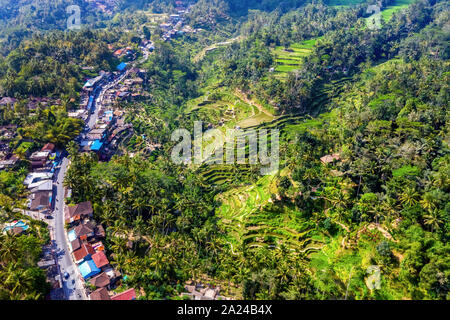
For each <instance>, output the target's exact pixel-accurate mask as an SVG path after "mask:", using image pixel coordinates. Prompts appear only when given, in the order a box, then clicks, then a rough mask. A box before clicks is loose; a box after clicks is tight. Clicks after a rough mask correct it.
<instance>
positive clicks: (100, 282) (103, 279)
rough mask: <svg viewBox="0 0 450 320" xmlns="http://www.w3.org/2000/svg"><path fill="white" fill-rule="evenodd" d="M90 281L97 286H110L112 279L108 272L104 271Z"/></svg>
mask: <svg viewBox="0 0 450 320" xmlns="http://www.w3.org/2000/svg"><path fill="white" fill-rule="evenodd" d="M89 282H90V283H91V284H92V285H93V286H95V287H97V288H107V287H109V284H110V282H111V280H110V279H109V277H108V275H107V274H106V273H104V272H102V273H100V274H99V275H97V276H95V277H94V278H92V279H91V280H90V281H89Z"/></svg>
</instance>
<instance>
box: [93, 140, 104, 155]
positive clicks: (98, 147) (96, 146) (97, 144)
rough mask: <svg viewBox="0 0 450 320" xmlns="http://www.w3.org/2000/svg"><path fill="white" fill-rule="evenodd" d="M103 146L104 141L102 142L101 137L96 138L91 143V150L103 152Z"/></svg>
mask: <svg viewBox="0 0 450 320" xmlns="http://www.w3.org/2000/svg"><path fill="white" fill-rule="evenodd" d="M102 148H103V142H100V139H97V140H95V141H94V142H93V143H92V144H91V151H94V152H101V151H102Z"/></svg>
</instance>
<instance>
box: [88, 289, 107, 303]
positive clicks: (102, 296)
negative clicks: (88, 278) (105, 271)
mask: <svg viewBox="0 0 450 320" xmlns="http://www.w3.org/2000/svg"><path fill="white" fill-rule="evenodd" d="M89 299H90V300H111V298H110V297H109V294H108V290H106V289H105V288H100V289H97V290H95V291H94V292H92V293H91V294H90V295H89Z"/></svg>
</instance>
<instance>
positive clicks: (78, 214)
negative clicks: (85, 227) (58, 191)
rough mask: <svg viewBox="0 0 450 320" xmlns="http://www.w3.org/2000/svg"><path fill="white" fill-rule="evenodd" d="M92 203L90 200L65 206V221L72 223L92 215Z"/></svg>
mask: <svg viewBox="0 0 450 320" xmlns="http://www.w3.org/2000/svg"><path fill="white" fill-rule="evenodd" d="M93 212H94V211H93V209H92V203H91V202H90V201H86V202H82V203H79V204H77V205H74V206H67V207H66V209H65V220H66V223H72V222H74V221H79V220H81V219H84V218H89V217H92V215H93Z"/></svg>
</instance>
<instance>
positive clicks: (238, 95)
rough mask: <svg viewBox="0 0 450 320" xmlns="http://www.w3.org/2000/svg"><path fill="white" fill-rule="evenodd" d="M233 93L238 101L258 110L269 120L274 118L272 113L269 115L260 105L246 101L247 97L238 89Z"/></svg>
mask: <svg viewBox="0 0 450 320" xmlns="http://www.w3.org/2000/svg"><path fill="white" fill-rule="evenodd" d="M234 93H235V95H236V96H237V97H238V98H239V99H241V100H242V101H244V102H245V103H247V104H249V105H251V106H254V107H256V108H258V110H259V112H261V113H264V114H266V115H267V116H269V117H271V118H275V116H274V115H273V114H272V113H270V112H269V111H267V110H266V109H265V108H264V107H263V106H262V105H261V104H259V103H257V102H255V101H253V100H250V99H248V98H247V95H246V94H245V93H244V92H242V91H241V90H240V89H236V90H235V92H234Z"/></svg>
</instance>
